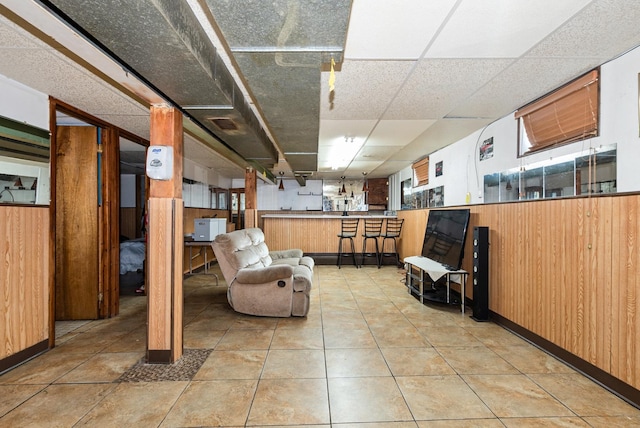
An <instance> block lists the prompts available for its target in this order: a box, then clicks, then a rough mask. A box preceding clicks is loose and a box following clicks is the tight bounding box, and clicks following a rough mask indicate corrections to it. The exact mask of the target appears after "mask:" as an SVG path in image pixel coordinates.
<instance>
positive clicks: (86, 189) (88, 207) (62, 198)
mask: <svg viewBox="0 0 640 428" xmlns="http://www.w3.org/2000/svg"><path fill="white" fill-rule="evenodd" d="M98 134H99V133H98V128H97V127H95V126H58V127H57V132H56V153H55V156H56V171H55V174H56V180H55V189H56V190H55V195H56V228H55V230H56V232H55V240H56V260H55V263H56V275H55V290H56V297H55V302H56V303H55V317H56V320H80V319H98V318H99V314H100V304H101V302H100V301H101V298H102V295H101V293H100V263H99V248H100V237H99V229H98V225H99V218H98V204H99V201H98V198H99V192H98V189H99V180H98V178H99V165H98V162H99V157H98V151H99V144H98V143H99V141H98V138H99V135H98Z"/></svg>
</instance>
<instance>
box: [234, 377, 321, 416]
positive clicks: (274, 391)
mask: <svg viewBox="0 0 640 428" xmlns="http://www.w3.org/2000/svg"><path fill="white" fill-rule="evenodd" d="M327 397H328V395H327V383H326V380H325V379H262V380H260V383H259V384H258V389H257V391H256V395H255V398H254V400H253V405H252V406H251V410H250V411H249V419H248V421H247V426H255V425H285V424H287V425H288V424H292V425H294V424H298V425H307V424H327V423H329V422H330V420H329V403H328V398H327Z"/></svg>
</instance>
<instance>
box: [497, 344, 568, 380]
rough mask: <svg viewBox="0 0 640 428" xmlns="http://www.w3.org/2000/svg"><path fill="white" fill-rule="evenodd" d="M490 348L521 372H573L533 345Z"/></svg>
mask: <svg viewBox="0 0 640 428" xmlns="http://www.w3.org/2000/svg"><path fill="white" fill-rule="evenodd" d="M491 350H492V351H494V352H495V353H496V354H498V355H500V356H501V357H502V358H504V359H505V360H506V361H507V362H509V363H510V364H511V365H513V366H514V367H515V368H517V369H518V370H520V371H521V372H522V373H527V374H533V373H575V370H574V369H572V368H571V367H569V366H568V365H566V364H564V363H563V362H561V361H559V360H558V359H556V358H555V357H552V356H551V355H549V354H547V353H546V352H544V351H541V350H540V349H538V348H536V347H535V346H533V345H524V346H491Z"/></svg>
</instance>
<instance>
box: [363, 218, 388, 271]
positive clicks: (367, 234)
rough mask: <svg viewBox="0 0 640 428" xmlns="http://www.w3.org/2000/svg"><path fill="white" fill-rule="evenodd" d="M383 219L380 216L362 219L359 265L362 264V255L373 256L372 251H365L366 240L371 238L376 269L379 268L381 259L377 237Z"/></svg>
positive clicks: (380, 231) (380, 230)
mask: <svg viewBox="0 0 640 428" xmlns="http://www.w3.org/2000/svg"><path fill="white" fill-rule="evenodd" d="M383 221H384V219H382V218H371V219H369V218H365V219H364V233H363V234H362V238H363V239H362V262H361V263H360V265H361V266H362V265H364V257H365V255H366V256H373V255H374V254H373V253H367V252H366V250H367V240H369V239H373V241H374V242H375V244H376V253H375V256H376V264H377V265H378V269H380V264H381V259H380V249H379V247H378V238H379V237H380V234H381V233H382V222H383Z"/></svg>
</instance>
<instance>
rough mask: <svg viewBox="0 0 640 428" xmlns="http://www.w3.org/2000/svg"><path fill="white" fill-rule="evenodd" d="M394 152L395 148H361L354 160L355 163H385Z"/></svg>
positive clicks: (367, 146)
mask: <svg viewBox="0 0 640 428" xmlns="http://www.w3.org/2000/svg"><path fill="white" fill-rule="evenodd" d="M396 151H398V147H397V146H369V145H368V144H367V145H366V146H363V147H362V148H361V149H360V151H359V152H358V154H357V155H356V157H355V158H354V160H357V161H367V162H372V161H385V160H387V159H389V158H390V157H391V156H392V155H393V154H394V153H395V152H396Z"/></svg>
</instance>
